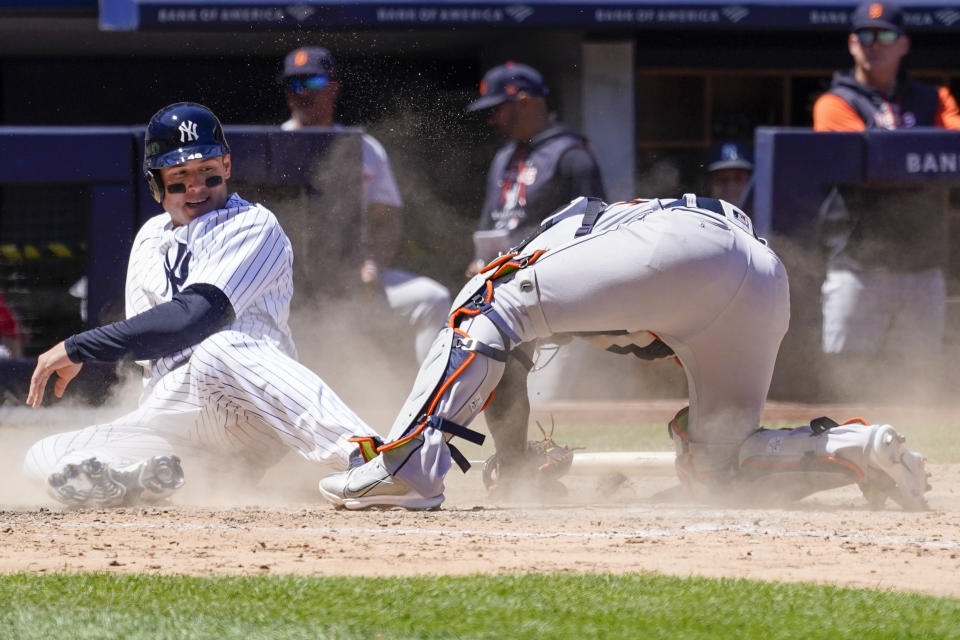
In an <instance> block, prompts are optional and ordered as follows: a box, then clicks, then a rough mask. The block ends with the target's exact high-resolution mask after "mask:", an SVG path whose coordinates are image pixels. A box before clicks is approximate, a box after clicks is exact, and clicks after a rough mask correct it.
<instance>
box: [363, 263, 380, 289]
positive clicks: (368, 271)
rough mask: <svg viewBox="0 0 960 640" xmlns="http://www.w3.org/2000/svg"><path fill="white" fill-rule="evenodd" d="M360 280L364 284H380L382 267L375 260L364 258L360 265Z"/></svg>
mask: <svg viewBox="0 0 960 640" xmlns="http://www.w3.org/2000/svg"><path fill="white" fill-rule="evenodd" d="M360 282H362V283H363V284H377V285H379V284H380V267H378V266H377V263H376V262H375V261H373V260H364V261H363V265H362V266H361V267H360Z"/></svg>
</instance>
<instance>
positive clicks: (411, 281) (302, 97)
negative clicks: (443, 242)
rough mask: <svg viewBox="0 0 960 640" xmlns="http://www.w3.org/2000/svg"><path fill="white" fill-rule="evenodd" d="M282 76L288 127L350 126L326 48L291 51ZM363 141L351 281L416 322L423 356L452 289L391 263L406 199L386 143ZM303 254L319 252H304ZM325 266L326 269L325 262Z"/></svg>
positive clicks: (365, 137)
mask: <svg viewBox="0 0 960 640" xmlns="http://www.w3.org/2000/svg"><path fill="white" fill-rule="evenodd" d="M280 81H281V83H282V84H283V94H284V97H285V98H286V101H287V106H288V107H289V108H290V119H289V120H287V121H286V122H284V123H283V124H282V125H281V126H282V128H283V130H284V131H296V130H299V129H303V128H304V127H330V128H333V129H344V128H345V127H343V126H342V125H340V124H338V123H336V121H335V113H336V106H337V98H338V96H339V93H340V81H339V79H338V76H337V68H336V62H335V60H334V58H333V56H332V55H331V53H330V52H329V51H328V50H327V49H324V48H323V47H300V48H298V49H295V50H293V51H291V52H290V53H289V54H288V55H287V57H286V59H285V60H284V66H283V73H282V74H281V76H280ZM361 145H362V151H361V153H362V159H361V163H362V170H363V193H362V196H361V202H362V206H363V209H364V210H363V211H362V212H358V217H357V219H356V220H355V221H353V223H354V224H356V225H358V226H359V227H361V228H360V229H358V230H357V231H358V233H357V234H355V235H356V236H357V237H359V238H360V239H361V243H360V244H361V246H360V248H359V250H358V251H359V253H360V254H361V255H357V256H355V257H356V258H357V259H356V264H355V265H353V264H352V263H351V265H349V266H348V267H347V268H348V269H352V268H353V267H354V266H355V267H356V272H355V273H348V274H347V275H346V276H345V278H346V280H347V282H346V284H347V285H349V284H350V283H351V282H354V283H357V284H359V285H360V287H361V289H362V290H363V293H366V294H370V295H369V296H367V298H368V299H369V298H370V297H376V298H379V297H381V296H382V298H384V299H385V301H386V304H387V306H388V307H389V309H390V312H391V313H393V314H396V315H399V316H401V317H402V318H403V319H404V320H405V321H406V324H408V325H409V326H410V327H412V329H413V331H414V334H415V338H414V349H415V353H416V357H417V362H419V361H420V360H422V359H423V357H424V356H425V355H426V353H427V351H428V350H429V348H430V345H431V344H432V343H433V339H434V337H435V336H436V333H437V331H438V330H439V329H440V327H442V326H443V324H444V322H445V321H446V318H447V312H448V311H449V308H450V303H451V299H450V292H449V291H448V290H447V288H446V287H444V286H443V285H441V284H440V283H438V282H436V281H434V280H432V279H430V278H427V277H425V276H420V275H416V274H413V273H409V272H407V271H403V270H400V269H393V268H389V264H390V261H391V259H392V257H393V255H394V253H395V252H396V250H397V247H398V245H399V242H400V239H401V236H402V219H401V215H400V209H401V207H402V206H403V200H402V199H401V197H400V191H399V189H398V188H397V182H396V180H395V178H394V176H393V169H392V168H391V166H390V160H389V158H388V157H387V152H386V151H385V150H384V148H383V145H381V144H380V143H379V142H378V141H377V140H376V139H375V138H374V137H373V136H370V135H367V134H363V136H362V138H361ZM301 259H306V260H317V259H320V258H319V257H318V256H312V257H311V256H303V257H301ZM336 266H340V265H336ZM324 271H325V273H327V271H326V268H325V269H324ZM328 275H329V274H328V273H327V275H325V277H327V276H328Z"/></svg>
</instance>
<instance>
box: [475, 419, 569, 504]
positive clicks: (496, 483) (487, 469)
mask: <svg viewBox="0 0 960 640" xmlns="http://www.w3.org/2000/svg"><path fill="white" fill-rule="evenodd" d="M537 427H538V428H539V429H540V433H541V434H542V435H543V437H542V438H541V439H540V440H529V441H528V442H527V449H526V451H524V453H523V455H522V456H520V457H519V458H517V459H515V460H514V461H513V462H512V463H510V464H507V463H505V461H504V459H503V457H502V456H501V455H500V454H498V453H494V454H493V455H492V456H490V457H489V458H487V459H486V461H484V463H483V486H485V487H486V488H487V490H488V491H491V492H492V491H494V490H495V489H498V488H502V485H503V484H504V483H512V482H515V481H519V482H521V483H523V484H527V483H528V482H531V481H532V484H533V485H534V486H536V487H544V486H548V485H551V484H554V483H555V482H556V480H558V479H560V478H562V477H563V476H565V475H566V474H567V472H569V471H570V466H571V465H572V464H573V452H574V451H576V450H577V449H582V448H583V447H568V446H565V445H562V444H558V443H557V442H556V441H555V440H554V439H553V429H554V424H553V419H552V417H551V422H550V433H547V431H546V430H545V429H544V428H543V426H542V425H541V424H540V423H539V422H537Z"/></svg>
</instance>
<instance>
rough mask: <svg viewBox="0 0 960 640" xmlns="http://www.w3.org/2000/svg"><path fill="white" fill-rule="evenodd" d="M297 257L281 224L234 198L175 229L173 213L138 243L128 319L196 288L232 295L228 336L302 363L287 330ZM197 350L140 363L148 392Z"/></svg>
mask: <svg viewBox="0 0 960 640" xmlns="http://www.w3.org/2000/svg"><path fill="white" fill-rule="evenodd" d="M292 267H293V250H292V249H291V246H290V240H289V239H288V238H287V236H286V234H285V233H284V232H283V229H282V228H281V227H280V224H279V223H278V222H277V219H276V217H275V216H274V215H273V213H271V212H270V211H269V210H268V209H266V208H265V207H263V206H262V205H259V204H252V203H249V202H247V201H246V200H244V199H243V198H241V197H240V196H239V195H237V194H236V193H234V194H232V195H231V196H230V198H229V199H228V200H227V203H226V205H225V206H224V208H223V209H217V210H215V211H211V212H209V213H207V214H205V215H203V216H200V217H199V218H197V219H195V220H193V221H191V222H190V223H189V224H187V225H184V226H180V227H174V226H173V223H172V221H171V218H170V215H169V214H168V213H162V214H160V215H157V216H154V217H153V218H151V219H150V220H148V221H147V222H146V223H145V224H144V225H143V227H142V228H141V229H140V231H139V232H138V233H137V237H136V239H135V240H134V243H133V249H132V250H131V252H130V262H129V265H128V267H127V285H126V314H127V317H128V318H129V317H131V316H134V315H137V314H139V313H143V312H144V311H147V310H148V309H151V308H153V307H155V306H157V305H159V304H161V303H163V302H168V301H170V299H171V298H172V297H173V295H174V293H176V292H178V291H182V290H183V289H185V288H186V287H189V286H190V285H192V284H198V283H206V284H211V285H213V286H215V287H217V288H218V289H220V290H221V291H223V293H224V294H226V296H227V298H228V299H229V300H230V303H231V304H232V305H233V311H234V313H235V316H236V317H235V319H234V320H233V322H232V323H231V324H230V325H229V326H227V327H225V328H224V329H225V330H228V329H229V330H234V331H239V332H242V333H244V334H246V335H248V336H250V337H252V338H254V339H265V340H269V341H270V342H272V343H273V344H275V345H276V346H277V347H278V348H279V349H280V350H281V351H282V352H283V353H284V354H286V355H288V356H290V357H292V358H294V359H296V347H295V346H294V344H293V338H292V337H291V335H290V329H289V327H288V325H287V321H288V317H289V312H290V299H291V298H292V296H293V275H292ZM193 349H194V346H191V347H187V348H186V349H182V350H180V351H177V352H176V353H171V354H169V355H166V356H164V357H162V358H158V359H156V360H145V361H139V362H138V364H140V365H141V366H142V367H143V368H144V377H145V381H144V382H145V384H147V385H150V384H152V383H153V382H155V381H156V380H157V379H159V378H160V377H161V376H163V375H164V374H166V373H168V372H169V371H172V370H173V369H175V368H176V367H178V366H179V365H181V364H183V363H184V362H186V361H187V359H189V357H190V355H191V354H192V353H193Z"/></svg>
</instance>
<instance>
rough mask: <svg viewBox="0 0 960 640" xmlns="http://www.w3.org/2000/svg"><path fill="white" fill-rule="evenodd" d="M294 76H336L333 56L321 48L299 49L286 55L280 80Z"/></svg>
mask: <svg viewBox="0 0 960 640" xmlns="http://www.w3.org/2000/svg"><path fill="white" fill-rule="evenodd" d="M295 76H325V77H327V78H334V77H335V76H336V62H335V61H334V59H333V55H332V54H331V53H330V52H329V51H328V50H326V49H324V48H323V47H300V48H299V49H294V50H293V51H291V52H290V53H288V54H287V57H286V58H285V59H284V61H283V73H282V74H281V75H280V80H284V79H286V78H292V77H295Z"/></svg>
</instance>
